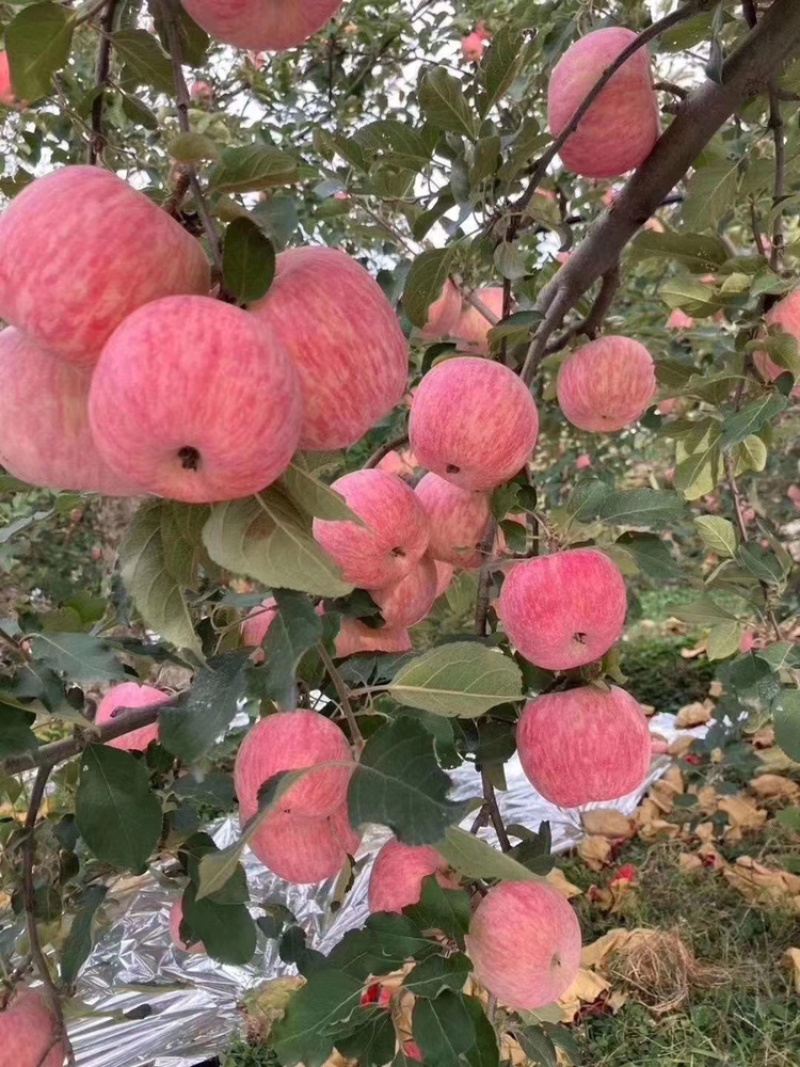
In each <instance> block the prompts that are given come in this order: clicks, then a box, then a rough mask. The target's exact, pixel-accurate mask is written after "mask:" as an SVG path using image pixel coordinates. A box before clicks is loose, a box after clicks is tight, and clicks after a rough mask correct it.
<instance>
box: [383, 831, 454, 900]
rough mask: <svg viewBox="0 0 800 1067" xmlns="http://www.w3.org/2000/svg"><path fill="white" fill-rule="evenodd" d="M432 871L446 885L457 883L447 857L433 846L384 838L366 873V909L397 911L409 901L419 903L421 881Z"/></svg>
mask: <svg viewBox="0 0 800 1067" xmlns="http://www.w3.org/2000/svg"><path fill="white" fill-rule="evenodd" d="M431 874H433V875H435V876H436V881H437V882H438V883H439V885H441V886H443V887H444V888H445V889H453V888H456V887H457V886H458V882H457V881H456V880H454V878H453V877H452V876H451V875H450V873H449V868H448V866H447V861H446V860H445V859H444V857H443V856H442V855H441V854H440V853H439V852H437V851H436V849H435V848H430V847H429V846H428V845H423V846H420V847H416V846H413V845H403V844H401V843H400V842H399V841H394V840H392V841H387V843H386V844H385V845H384V846H383V848H382V849H381V850H380V852H379V853H378V855H377V856H376V857H375V863H374V864H373V867H372V872H371V874H370V877H369V891H368V896H369V910H370V911H371V912H376V911H397V912H400V911H402V910H403V908H407V907H408V906H409V905H410V904H418V903H419V899H420V897H421V896H422V882H423V880H424V879H425V878H427V877H428V876H429V875H431Z"/></svg>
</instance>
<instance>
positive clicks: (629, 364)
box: [556, 335, 656, 433]
mask: <svg viewBox="0 0 800 1067" xmlns="http://www.w3.org/2000/svg"><path fill="white" fill-rule="evenodd" d="M556 390H557V393H558V403H559V404H560V406H561V410H562V411H563V412H564V415H565V416H566V417H567V419H568V420H569V421H570V422H571V423H572V425H573V426H577V427H578V429H580V430H590V431H592V432H595V433H611V432H613V431H615V430H623V429H624V428H625V427H626V426H630V425H632V423H634V422H636V421H637V420H638V419H640V418H641V417H642V415H644V413H645V411H647V409H648V408H649V407H650V405H651V404H652V403H653V399H654V397H655V395H656V372H655V365H654V363H653V357H652V356H651V355H650V353H649V352H648V351H647V349H646V348H645V347H644V345H642V344H639V342H638V341H633V340H631V338H629V337H615V336H611V335H607V336H605V337H598V338H597V340H596V341H590V342H589V344H587V345H583V346H582V347H581V348H577V349H576V350H575V351H574V352H572V353H571V354H570V355H568V356H567V358H566V359H565V360H564V362H563V363H562V364H561V367H560V369H559V372H558V382H557V386H556Z"/></svg>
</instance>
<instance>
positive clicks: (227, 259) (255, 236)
mask: <svg viewBox="0 0 800 1067" xmlns="http://www.w3.org/2000/svg"><path fill="white" fill-rule="evenodd" d="M274 277H275V249H274V248H273V246H272V241H270V239H269V237H267V236H266V234H265V233H263V232H262V230H261V228H260V227H259V226H257V225H256V223H255V222H253V221H252V219H248V218H244V217H243V218H239V219H234V220H233V222H232V223H230V225H229V226H228V228H227V229H226V230H225V242H224V244H223V249H222V281H223V284H224V286H225V288H226V289H227V291H228V292H229V293H230V294H231V295H232V296H235V297H236V299H237V300H238V301H239V303H240V304H253V303H255V301H256V300H261V299H262V297H264V296H266V295H267V292H268V290H269V287H270V286H271V285H272V279H273V278H274Z"/></svg>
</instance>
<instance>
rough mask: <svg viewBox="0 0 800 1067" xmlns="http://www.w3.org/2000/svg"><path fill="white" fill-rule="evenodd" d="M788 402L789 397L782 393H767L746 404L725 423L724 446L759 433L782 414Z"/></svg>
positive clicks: (723, 429)
mask: <svg viewBox="0 0 800 1067" xmlns="http://www.w3.org/2000/svg"><path fill="white" fill-rule="evenodd" d="M788 404H789V401H788V399H787V398H786V397H785V396H781V394H780V393H765V394H764V396H762V397H759V398H758V400H753V401H752V402H751V403H750V404H746V405H745V406H744V407H743V408H742V410H741V411H739V412H737V413H736V414H735V415H732V416H730V418H727V419H726V420H725V422H724V423H723V426H722V447H723V448H727V447H729V446H730V445H734V444H737V443H738V442H739V441H744V440H745V438H747V437H749V436H750V435H751V434H757V433H758V432H759V431H760V430H762V429H763V428H764V426H766V425H768V424H769V423H771V422H773V421H774V420H775V419H776V418H777V417H778V415H780V414H782V413H783V412H784V411H785V410H786V408H787V406H788Z"/></svg>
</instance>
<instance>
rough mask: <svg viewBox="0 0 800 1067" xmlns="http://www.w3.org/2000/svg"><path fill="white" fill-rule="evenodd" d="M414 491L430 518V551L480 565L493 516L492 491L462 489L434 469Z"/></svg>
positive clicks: (456, 561) (442, 559)
mask: <svg viewBox="0 0 800 1067" xmlns="http://www.w3.org/2000/svg"><path fill="white" fill-rule="evenodd" d="M415 492H416V494H417V496H418V497H419V499H420V500H421V501H422V506H423V507H424V508H425V511H426V512H427V513H428V519H429V520H430V527H431V538H430V542H429V543H428V552H429V553H430V555H431V556H433V558H434V559H436V560H439V561H440V562H443V563H451V564H452V565H453V566H454V567H463V568H464V569H465V570H474V569H475V568H477V567H480V566H481V564H482V563H483V555H482V553H481V543H482V541H483V538H484V536H485V534H486V530H487V527H488V525H489V522H490V520H491V517H492V509H491V504H490V500H489V494H488V493H481V492H475V491H472V490H469V489H461V488H460V487H459V486H457V485H453V484H452V482H448V481H445V479H444V478H440V477H439V475H438V474H432V473H431V474H426V475H425V477H424V478H422V479H421V480H420V482H419V483H418V484H417V487H416V489H415Z"/></svg>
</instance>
